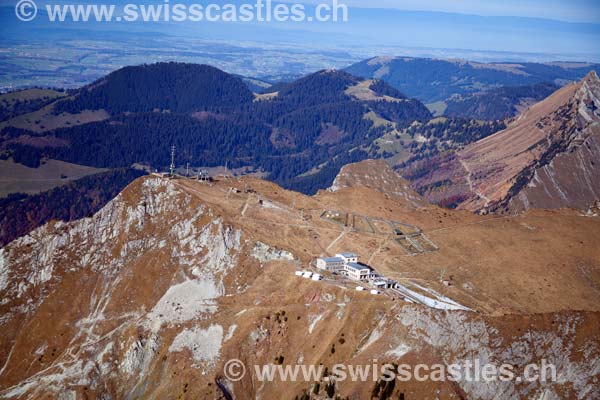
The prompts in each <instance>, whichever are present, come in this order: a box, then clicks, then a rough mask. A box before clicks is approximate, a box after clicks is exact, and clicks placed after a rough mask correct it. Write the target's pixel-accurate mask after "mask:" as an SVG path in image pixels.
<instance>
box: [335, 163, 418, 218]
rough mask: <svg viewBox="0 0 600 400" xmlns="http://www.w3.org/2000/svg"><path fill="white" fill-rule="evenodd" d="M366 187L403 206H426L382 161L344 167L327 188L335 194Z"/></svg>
mask: <svg viewBox="0 0 600 400" xmlns="http://www.w3.org/2000/svg"><path fill="white" fill-rule="evenodd" d="M353 187H367V188H370V189H375V190H378V191H380V192H382V193H385V194H386V195H388V196H391V197H393V198H395V199H397V200H398V201H399V202H400V203H401V204H402V205H403V206H406V207H409V208H421V207H426V206H427V205H428V203H427V201H425V200H424V199H423V198H422V197H421V196H420V195H419V194H418V193H417V192H415V191H414V190H413V189H412V188H411V187H410V184H409V183H408V181H407V180H405V179H404V178H402V177H401V176H400V175H399V174H398V173H396V172H395V171H394V170H393V169H392V168H391V167H390V166H389V165H388V164H387V163H386V162H385V161H383V160H366V161H361V162H359V163H355V164H348V165H346V166H344V167H343V168H342V169H341V170H340V172H339V173H338V175H337V176H336V178H335V181H334V182H333V184H332V185H331V187H330V188H329V190H330V191H332V192H336V191H339V190H341V189H345V188H353Z"/></svg>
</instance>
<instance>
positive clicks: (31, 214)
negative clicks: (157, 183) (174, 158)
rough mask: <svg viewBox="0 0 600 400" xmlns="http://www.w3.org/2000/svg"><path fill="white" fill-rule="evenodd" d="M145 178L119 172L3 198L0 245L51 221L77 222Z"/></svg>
mask: <svg viewBox="0 0 600 400" xmlns="http://www.w3.org/2000/svg"><path fill="white" fill-rule="evenodd" d="M142 175H144V172H142V171H139V170H134V169H118V170H114V171H108V172H103V173H100V174H96V175H90V176H86V177H85V178H81V179H78V180H76V181H74V182H71V183H69V184H67V185H65V186H61V187H58V188H56V189H52V190H49V191H47V192H43V193H40V194H36V195H31V196H28V195H26V194H22V193H16V194H12V195H10V196H8V197H7V198H3V199H0V246H4V245H6V244H7V243H9V242H11V241H12V240H13V239H15V238H17V237H19V236H23V235H25V234H27V233H28V232H30V231H31V230H32V229H35V228H36V227H38V226H40V225H43V224H45V223H46V222H48V221H50V220H62V221H73V220H76V219H79V218H83V217H86V216H88V215H91V214H93V213H95V212H96V211H98V210H99V209H100V208H102V207H103V206H104V205H105V204H106V203H107V202H108V201H109V200H111V199H112V198H113V197H115V196H116V195H117V194H118V193H119V192H120V191H121V190H123V188H124V187H125V186H127V185H128V184H129V183H130V182H131V181H133V180H134V179H136V178H138V177H140V176H142Z"/></svg>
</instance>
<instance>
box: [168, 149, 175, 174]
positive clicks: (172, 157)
mask: <svg viewBox="0 0 600 400" xmlns="http://www.w3.org/2000/svg"><path fill="white" fill-rule="evenodd" d="M169 171H170V173H171V177H174V176H175V146H171V166H170V167H169Z"/></svg>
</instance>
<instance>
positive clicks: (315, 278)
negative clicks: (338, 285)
mask: <svg viewBox="0 0 600 400" xmlns="http://www.w3.org/2000/svg"><path fill="white" fill-rule="evenodd" d="M311 279H312V280H313V281H320V280H321V279H323V277H322V276H321V275H319V274H313V276H312V278H311Z"/></svg>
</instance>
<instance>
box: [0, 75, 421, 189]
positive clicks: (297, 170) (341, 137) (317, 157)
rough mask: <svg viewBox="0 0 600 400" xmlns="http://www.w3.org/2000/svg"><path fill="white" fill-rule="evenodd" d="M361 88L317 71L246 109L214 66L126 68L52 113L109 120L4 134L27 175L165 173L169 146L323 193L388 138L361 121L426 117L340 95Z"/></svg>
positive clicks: (406, 105)
mask: <svg viewBox="0 0 600 400" xmlns="http://www.w3.org/2000/svg"><path fill="white" fill-rule="evenodd" d="M363 81H364V80H363V79H361V78H357V77H354V76H352V75H350V74H348V73H345V72H338V71H320V72H317V73H315V74H312V75H309V76H307V77H304V78H302V79H299V80H298V81H295V82H292V83H290V84H286V85H283V86H282V87H281V90H280V91H279V92H278V94H277V95H275V96H271V97H268V98H263V99H261V100H259V101H252V96H253V95H252V94H251V93H250V91H249V90H248V89H247V88H246V86H245V85H244V83H243V82H242V81H241V80H240V79H238V78H235V77H233V76H230V75H228V74H226V73H224V72H222V71H219V70H216V69H215V68H212V67H207V66H190V65H185V64H175V63H169V64H164V63H163V64H155V65H151V66H141V67H127V68H124V69H122V70H119V71H116V72H114V73H112V74H110V75H108V76H107V77H106V78H104V79H101V80H100V81H98V82H96V83H94V84H92V85H90V86H89V87H85V88H82V89H81V90H79V92H78V93H75V94H74V95H73V96H71V98H70V99H68V100H62V101H59V102H58V103H56V104H55V105H54V112H55V113H57V114H60V113H61V112H69V113H77V112H80V111H82V110H87V109H94V108H103V109H105V110H107V111H108V112H109V113H110V114H111V118H110V119H108V120H104V121H100V122H92V123H87V124H82V125H78V126H70V127H65V128H60V129H56V130H53V131H50V132H48V134H47V135H46V139H48V138H52V143H54V145H53V146H46V145H44V144H40V142H35V143H34V144H32V143H31V140H24V138H26V137H30V136H33V134H32V132H29V131H27V130H23V129H16V128H5V129H4V130H3V131H2V136H3V138H4V140H3V147H4V151H5V154H4V156H5V157H7V156H12V157H13V159H14V160H15V161H17V162H20V163H23V164H26V165H29V166H32V167H35V166H37V165H39V161H40V160H41V158H43V157H49V158H54V159H59V160H65V161H69V162H72V163H75V164H84V165H90V166H98V167H100V166H101V167H107V168H119V167H128V166H131V165H132V164H134V163H141V164H144V165H148V166H149V167H151V168H158V169H162V168H166V167H167V166H168V164H169V162H170V160H169V149H170V146H171V145H175V146H176V148H177V158H176V161H177V163H178V164H179V165H185V164H186V163H188V162H189V163H190V165H191V166H198V167H199V166H203V167H212V166H222V165H225V164H228V166H229V167H231V168H237V167H248V166H249V167H252V168H253V169H255V170H260V171H264V172H266V173H267V174H268V177H269V179H271V180H273V181H276V182H278V183H280V184H282V185H284V186H285V187H288V188H293V189H297V190H302V191H304V192H307V193H313V192H315V191H316V190H317V189H319V188H324V187H328V186H329V185H330V184H331V182H332V181H333V179H334V178H335V175H336V174H337V172H338V171H339V168H341V166H343V165H345V164H346V163H348V162H354V161H359V160H361V159H363V158H366V157H368V151H369V148H370V146H371V143H372V142H373V140H375V139H376V138H378V137H380V136H382V135H383V134H384V133H385V131H386V129H387V128H386V126H382V125H380V124H375V123H374V121H373V120H372V119H370V118H366V115H367V114H368V113H369V112H371V113H375V114H376V115H378V116H380V117H381V118H384V119H386V120H388V122H389V123H391V124H394V125H395V126H396V127H398V128H405V127H408V126H409V125H410V124H411V123H412V122H413V121H421V122H424V121H427V120H429V119H430V118H431V114H430V113H429V111H428V110H427V108H426V107H425V106H424V105H423V104H421V103H420V102H419V101H417V100H413V99H407V98H405V96H404V95H402V94H401V93H400V92H398V91H397V90H396V89H393V88H391V87H389V86H387V84H385V83H383V82H374V83H373V84H372V85H371V87H372V89H370V90H372V91H373V92H374V93H375V94H376V95H375V96H374V97H373V98H369V100H359V99H357V98H355V97H353V96H351V95H348V94H347V93H346V90H347V89H348V88H351V87H353V86H355V85H358V84H359V83H360V82H363ZM367 83H368V82H367ZM377 95H378V96H381V97H377ZM383 96H387V97H383ZM393 96H397V97H393ZM165 111H169V112H165Z"/></svg>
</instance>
